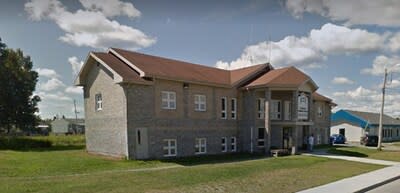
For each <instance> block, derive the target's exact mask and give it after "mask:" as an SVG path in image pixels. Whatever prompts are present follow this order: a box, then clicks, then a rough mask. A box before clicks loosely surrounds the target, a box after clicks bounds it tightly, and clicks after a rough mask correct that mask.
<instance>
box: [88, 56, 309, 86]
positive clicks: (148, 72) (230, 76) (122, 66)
mask: <svg viewBox="0 0 400 193" xmlns="http://www.w3.org/2000/svg"><path fill="white" fill-rule="evenodd" d="M93 54H94V55H95V56H96V57H98V58H99V59H100V60H102V61H103V62H104V63H106V64H107V65H108V66H109V67H110V68H111V69H113V70H114V71H115V72H116V73H117V74H119V75H120V76H121V77H122V79H123V82H136V83H150V82H151V81H148V80H146V79H145V78H146V77H149V78H153V77H156V78H161V79H170V80H176V81H186V82H195V83H200V84H213V85H220V86H227V87H231V86H235V85H236V86H238V84H241V85H240V86H242V85H243V84H247V85H246V87H258V86H269V87H298V86H300V85H301V84H304V82H306V81H308V80H311V79H310V77H308V76H307V75H306V74H304V73H303V72H301V71H300V70H298V69H297V68H295V67H287V68H281V69H276V70H273V68H272V67H271V66H270V65H269V64H259V65H255V66H251V67H246V68H241V69H236V70H223V69H218V68H214V67H208V66H203V65H198V64H192V63H188V62H183V61H178V60H173V59H168V58H162V57H158V56H151V55H147V54H142V53H137V52H132V51H127V50H122V49H117V48H112V49H110V51H109V52H108V53H100V52H96V53H93ZM248 82H250V83H248ZM311 82H312V80H311ZM312 83H313V82H312ZM313 84H314V83H313ZM315 86H316V85H315Z"/></svg>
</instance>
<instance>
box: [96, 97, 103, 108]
mask: <svg viewBox="0 0 400 193" xmlns="http://www.w3.org/2000/svg"><path fill="white" fill-rule="evenodd" d="M95 100H96V104H95V106H96V111H101V110H103V98H102V97H101V93H99V94H96V95H95Z"/></svg>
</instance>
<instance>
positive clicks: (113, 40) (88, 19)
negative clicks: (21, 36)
mask: <svg viewBox="0 0 400 193" xmlns="http://www.w3.org/2000/svg"><path fill="white" fill-rule="evenodd" d="M107 2H108V1H107ZM82 5H83V6H84V8H86V9H84V10H82V9H78V10H77V11H76V12H74V13H73V12H69V11H68V10H67V8H66V7H65V6H64V5H63V4H62V3H61V2H60V1H58V0H31V1H29V2H27V3H26V4H25V10H26V12H27V13H28V15H29V17H30V18H31V19H33V20H36V21H40V20H43V19H49V20H51V21H54V22H55V23H56V24H57V25H58V26H59V27H60V28H61V29H62V30H63V31H64V32H65V34H64V35H63V36H61V37H60V40H61V41H63V42H65V43H68V44H71V45H75V46H89V47H93V48H101V49H106V48H108V47H121V48H127V49H134V50H136V49H139V48H143V47H148V46H151V45H152V44H154V43H155V41H156V40H155V39H154V38H152V37H149V36H147V35H146V34H144V33H143V32H142V31H140V30H138V29H135V28H133V27H130V26H127V25H122V24H120V23H119V22H118V21H116V20H110V19H109V18H108V17H111V16H117V15H127V16H129V17H138V16H139V15H140V12H139V11H135V10H136V9H135V8H134V7H133V5H132V4H131V3H123V2H120V1H115V0H114V1H110V2H108V3H105V4H104V5H100V2H97V1H96V2H94V1H82ZM121 5H123V7H121ZM127 5H131V6H127Z"/></svg>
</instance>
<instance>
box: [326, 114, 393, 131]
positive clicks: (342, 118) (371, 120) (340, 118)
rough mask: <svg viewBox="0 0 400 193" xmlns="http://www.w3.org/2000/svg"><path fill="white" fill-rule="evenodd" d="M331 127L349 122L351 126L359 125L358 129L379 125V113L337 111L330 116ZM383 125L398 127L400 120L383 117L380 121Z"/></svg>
mask: <svg viewBox="0 0 400 193" xmlns="http://www.w3.org/2000/svg"><path fill="white" fill-rule="evenodd" d="M331 120H332V125H337V124H338V123H343V122H349V123H352V124H353V125H360V127H362V128H365V127H367V126H368V125H378V124H379V113H372V112H361V111H352V110H343V109H342V110H339V111H337V112H335V113H333V114H332V116H331ZM382 122H383V123H382V124H383V125H400V120H397V119H394V118H393V117H391V116H388V115H385V114H384V115H383V119H382Z"/></svg>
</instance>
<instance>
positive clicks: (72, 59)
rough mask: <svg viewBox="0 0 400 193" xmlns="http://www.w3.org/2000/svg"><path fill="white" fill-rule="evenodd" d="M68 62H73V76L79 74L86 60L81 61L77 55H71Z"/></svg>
mask: <svg viewBox="0 0 400 193" xmlns="http://www.w3.org/2000/svg"><path fill="white" fill-rule="evenodd" d="M68 62H69V63H70V64H71V67H72V73H73V76H74V77H75V76H77V75H78V73H79V71H80V70H81V68H82V66H83V63H84V62H83V61H79V59H78V58H77V57H76V56H72V57H69V58H68Z"/></svg>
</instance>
